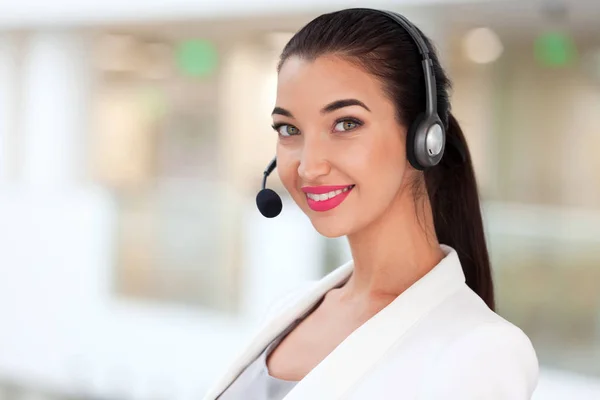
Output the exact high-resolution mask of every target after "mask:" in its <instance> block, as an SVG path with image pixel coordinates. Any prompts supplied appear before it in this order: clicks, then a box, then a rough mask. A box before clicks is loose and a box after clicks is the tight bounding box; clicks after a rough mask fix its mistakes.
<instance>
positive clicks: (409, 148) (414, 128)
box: [406, 113, 425, 171]
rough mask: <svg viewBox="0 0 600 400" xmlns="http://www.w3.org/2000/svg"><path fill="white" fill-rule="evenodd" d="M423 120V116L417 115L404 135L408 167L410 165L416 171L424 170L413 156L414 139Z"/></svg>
mask: <svg viewBox="0 0 600 400" xmlns="http://www.w3.org/2000/svg"><path fill="white" fill-rule="evenodd" d="M424 120H425V114H423V113H422V114H419V115H418V116H417V118H415V120H414V121H413V123H412V124H411V125H410V128H409V129H408V131H407V133H406V158H408V161H409V162H410V165H412V166H413V168H414V169H417V170H419V171H422V170H424V169H425V167H424V166H422V165H421V164H420V163H419V161H418V160H417V156H416V154H415V138H416V135H417V133H418V131H419V127H420V125H421V123H422V122H423V121H424Z"/></svg>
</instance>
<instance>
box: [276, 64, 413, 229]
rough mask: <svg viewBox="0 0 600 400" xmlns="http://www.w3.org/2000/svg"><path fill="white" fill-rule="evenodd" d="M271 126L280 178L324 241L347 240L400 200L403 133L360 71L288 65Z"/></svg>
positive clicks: (378, 86) (385, 101) (384, 99)
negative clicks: (328, 239) (274, 131)
mask: <svg viewBox="0 0 600 400" xmlns="http://www.w3.org/2000/svg"><path fill="white" fill-rule="evenodd" d="M273 122H274V128H275V129H276V131H277V132H278V135H279V139H278V143H277V170H278V173H279V177H280V179H281V181H282V183H283V185H284V186H285V188H286V189H287V191H288V192H289V193H290V195H291V196H292V198H293V199H294V201H295V202H296V203H297V204H298V206H299V207H300V208H301V209H302V211H303V212H304V213H306V215H308V217H309V218H310V220H311V222H312V224H313V226H314V227H315V229H316V230H317V231H318V232H319V233H321V234H322V235H324V236H326V237H338V236H342V235H350V234H352V233H354V232H356V231H359V230H360V229H362V228H364V227H366V226H367V225H369V224H370V223H371V222H373V221H375V220H377V219H378V218H381V217H383V216H384V214H385V212H386V211H387V210H388V209H389V208H390V206H391V205H392V204H393V203H395V202H397V201H399V198H400V196H399V194H400V193H401V189H402V187H403V186H404V185H406V181H405V179H404V178H403V177H404V173H405V171H406V170H407V168H408V163H407V160H406V153H405V140H406V139H405V138H406V136H405V134H406V131H405V129H404V127H402V126H400V125H399V124H398V122H397V119H396V118H395V109H394V105H393V104H392V102H391V101H390V100H389V99H388V98H387V97H386V96H385V95H384V92H383V87H382V85H381V83H380V82H379V81H378V80H377V79H376V78H374V77H373V76H372V75H370V74H368V73H366V72H365V71H364V70H362V69H361V68H359V67H358V66H356V65H354V64H352V63H349V62H348V61H345V60H344V59H342V58H339V57H335V56H322V57H319V58H317V59H316V60H314V61H307V60H303V59H301V58H298V57H291V58H289V59H287V60H286V61H285V63H284V64H283V66H282V68H281V70H280V73H279V79H278V85H277V101H276V107H275V109H274V111H273Z"/></svg>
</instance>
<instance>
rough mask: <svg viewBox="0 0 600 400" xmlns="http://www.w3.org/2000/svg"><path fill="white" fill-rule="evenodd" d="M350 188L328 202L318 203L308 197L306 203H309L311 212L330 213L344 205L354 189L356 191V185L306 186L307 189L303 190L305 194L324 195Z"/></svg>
mask: <svg viewBox="0 0 600 400" xmlns="http://www.w3.org/2000/svg"><path fill="white" fill-rule="evenodd" d="M348 186H351V188H350V189H348V190H347V191H345V192H343V193H340V194H338V195H337V196H335V197H332V198H331V199H328V200H323V201H316V200H313V199H310V198H309V197H308V196H306V202H307V203H308V206H309V207H310V209H311V210H313V211H318V212H324V211H329V210H331V209H333V208H335V207H337V206H339V205H340V204H342V202H343V201H344V200H346V197H348V195H349V194H350V192H351V191H352V189H354V185H343V186H306V187H303V188H302V191H303V192H304V193H313V194H323V193H328V192H332V191H334V190H342V189H345V188H347V187H348Z"/></svg>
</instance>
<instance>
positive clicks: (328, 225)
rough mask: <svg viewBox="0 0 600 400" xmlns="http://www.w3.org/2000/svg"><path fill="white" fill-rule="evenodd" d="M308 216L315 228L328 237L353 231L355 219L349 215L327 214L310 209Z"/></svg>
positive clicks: (345, 234)
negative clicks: (352, 219)
mask: <svg viewBox="0 0 600 400" xmlns="http://www.w3.org/2000/svg"><path fill="white" fill-rule="evenodd" d="M307 216H308V218H309V219H310V222H311V224H312V226H313V227H314V228H315V230H316V231H317V232H319V234H320V235H322V236H325V237H327V238H330V239H334V238H338V237H342V236H347V235H349V234H351V233H352V232H353V221H351V217H349V216H347V215H335V214H329V215H325V214H323V213H318V212H315V211H312V210H310V211H309V212H308V213H307Z"/></svg>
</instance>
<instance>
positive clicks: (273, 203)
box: [256, 189, 283, 218]
mask: <svg viewBox="0 0 600 400" xmlns="http://www.w3.org/2000/svg"><path fill="white" fill-rule="evenodd" d="M256 206H257V207H258V211H260V213H261V214H262V215H264V216H265V217H267V218H273V217H276V216H278V215H279V213H280V212H281V209H282V208H283V204H282V203H281V197H279V195H278V194H277V193H275V192H274V191H273V190H271V189H262V190H261V191H260V192H258V194H257V195H256Z"/></svg>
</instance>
